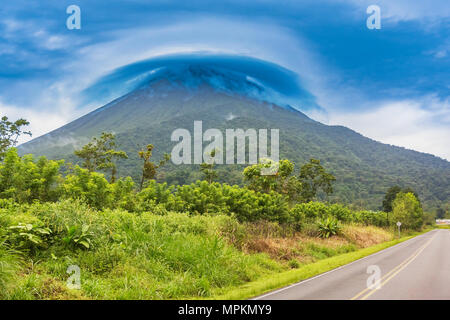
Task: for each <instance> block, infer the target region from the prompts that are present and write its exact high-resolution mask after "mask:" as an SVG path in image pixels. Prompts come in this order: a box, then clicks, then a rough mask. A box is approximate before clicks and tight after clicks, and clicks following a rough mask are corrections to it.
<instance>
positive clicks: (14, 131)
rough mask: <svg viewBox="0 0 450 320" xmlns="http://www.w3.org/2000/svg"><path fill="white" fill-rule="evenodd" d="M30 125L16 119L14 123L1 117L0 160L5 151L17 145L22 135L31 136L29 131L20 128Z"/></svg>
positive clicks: (23, 120)
mask: <svg viewBox="0 0 450 320" xmlns="http://www.w3.org/2000/svg"><path fill="white" fill-rule="evenodd" d="M29 124H30V123H29V122H28V121H27V120H25V119H18V120H16V121H14V122H11V121H9V120H8V117H7V116H3V117H2V118H1V121H0V160H3V158H4V157H5V153H6V150H8V149H9V148H10V147H14V146H15V145H16V144H17V141H18V139H19V137H20V136H21V135H22V134H25V135H29V136H31V132H30V131H23V130H22V127H24V126H28V125H29Z"/></svg>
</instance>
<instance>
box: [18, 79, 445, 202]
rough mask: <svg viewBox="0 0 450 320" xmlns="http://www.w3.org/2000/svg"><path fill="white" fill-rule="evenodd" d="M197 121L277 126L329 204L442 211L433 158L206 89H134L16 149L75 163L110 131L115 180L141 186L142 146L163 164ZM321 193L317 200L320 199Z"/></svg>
mask: <svg viewBox="0 0 450 320" xmlns="http://www.w3.org/2000/svg"><path fill="white" fill-rule="evenodd" d="M196 120H202V121H203V128H204V130H206V129H208V128H217V129H219V130H220V131H221V132H222V133H224V132H225V129H227V128H232V129H237V128H242V129H248V128H254V129H272V128H273V129H279V132H280V158H281V159H290V160H291V161H292V162H294V163H295V164H297V165H300V164H302V163H305V162H307V161H309V159H311V158H314V159H320V160H321V163H322V165H323V166H324V167H325V168H327V170H328V171H329V172H330V173H331V174H333V175H334V176H335V177H336V178H337V180H336V182H335V184H334V193H333V194H332V195H330V197H329V198H325V197H322V198H320V199H321V200H328V201H331V202H336V203H345V204H347V205H353V206H354V207H357V208H360V209H363V208H367V209H371V210H379V209H380V204H381V202H382V199H383V196H384V194H385V193H386V191H387V190H388V188H389V187H391V186H393V185H399V186H400V187H402V188H407V187H410V188H412V189H414V190H415V191H416V192H418V193H419V194H420V200H421V202H422V205H423V206H424V208H425V209H427V210H434V209H436V208H437V207H438V206H444V207H445V206H448V205H449V199H450V163H449V162H448V161H446V160H443V159H439V158H437V157H435V156H432V155H429V154H424V153H419V152H415V151H411V150H406V149H404V148H399V147H394V146H390V145H386V144H382V143H379V142H376V141H373V140H371V139H368V138H366V137H364V136H362V135H360V134H358V133H356V132H354V131H352V130H350V129H348V128H345V127H341V126H327V125H324V124H321V123H319V122H316V121H313V120H311V119H309V118H308V117H307V116H305V115H304V114H303V113H301V112H299V111H297V110H294V109H293V108H288V107H285V108H283V107H280V106H277V105H273V104H269V103H264V102H260V101H258V100H253V99H249V98H245V97H241V96H240V95H238V94H234V95H233V94H227V93H224V92H219V91H217V90H214V89H213V88H211V87H208V86H206V85H205V86H201V87H199V88H197V89H195V90H194V89H192V88H191V89H184V88H182V87H180V86H176V85H172V84H170V83H168V82H167V81H160V82H156V83H153V84H152V85H148V86H145V87H143V88H139V89H137V90H135V91H133V92H131V93H129V94H127V95H125V96H123V97H121V98H119V99H117V100H115V101H113V102H111V103H109V104H107V105H105V106H104V107H101V108H99V109H97V110H95V111H93V112H91V113H89V114H87V115H85V116H83V117H81V118H79V119H77V120H75V121H73V122H71V123H69V124H67V125H65V126H63V127H61V128H59V129H57V130H55V131H53V132H51V133H49V134H47V135H44V136H42V137H39V138H37V139H35V140H32V141H31V142H28V143H26V144H24V145H22V146H20V147H19V151H20V154H26V153H33V154H35V155H38V156H39V155H45V156H47V157H49V158H51V159H66V160H67V161H69V162H72V163H75V164H77V163H78V164H80V163H81V162H79V160H78V159H77V158H76V157H75V156H74V155H73V151H74V150H75V149H79V148H80V147H81V146H82V145H84V144H85V143H87V142H88V141H89V140H90V139H91V138H92V137H93V136H99V135H100V134H101V133H102V132H103V131H107V132H109V131H111V130H114V133H115V134H116V138H117V146H118V148H120V150H123V151H125V152H126V153H127V154H128V156H129V158H128V159H121V160H118V161H117V172H118V175H119V176H121V177H127V176H130V177H132V179H133V180H134V181H135V182H136V183H138V182H139V181H140V170H139V167H140V163H141V159H140V158H139V156H138V154H137V151H138V150H140V149H141V148H143V147H145V146H146V145H147V144H148V143H149V142H152V143H153V144H154V145H155V146H157V148H156V150H155V154H154V156H155V157H156V158H157V159H162V157H163V154H164V153H170V152H171V150H172V148H173V146H174V145H175V143H172V142H171V139H170V137H171V133H172V132H173V131H174V130H175V129H178V128H185V129H188V130H189V131H190V132H193V124H194V121H196ZM242 170H243V166H241V165H222V166H218V168H217V171H218V178H217V181H218V182H222V183H228V184H231V185H234V184H237V185H240V186H243V185H244V181H243V177H242V174H241V172H242ZM156 178H157V181H158V182H167V183H168V184H170V185H183V184H190V183H195V182H196V181H197V180H199V179H201V175H200V173H199V172H198V170H197V168H195V166H191V165H178V166H175V165H173V164H170V163H169V164H168V165H167V166H165V167H164V168H163V170H160V173H159V175H158V176H157V177H156ZM319 196H320V195H319Z"/></svg>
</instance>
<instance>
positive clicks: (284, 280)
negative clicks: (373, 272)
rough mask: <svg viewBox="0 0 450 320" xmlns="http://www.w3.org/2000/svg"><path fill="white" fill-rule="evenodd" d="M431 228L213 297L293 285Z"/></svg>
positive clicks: (246, 294) (234, 296) (248, 294)
mask: <svg viewBox="0 0 450 320" xmlns="http://www.w3.org/2000/svg"><path fill="white" fill-rule="evenodd" d="M430 230H432V228H428V229H425V230H423V231H421V232H416V233H413V234H412V235H409V236H405V237H402V238H400V239H395V240H392V241H389V242H384V243H380V244H377V245H374V246H371V247H368V248H364V249H360V250H358V251H354V252H349V253H345V254H341V255H338V256H334V257H331V258H327V259H323V260H320V261H318V262H315V263H312V264H308V265H305V266H302V267H300V268H298V269H295V270H289V271H285V272H281V273H278V274H273V275H270V276H267V277H264V278H261V279H259V280H257V281H253V282H249V283H246V284H244V285H242V286H239V287H237V288H231V289H228V290H221V292H217V293H216V294H215V295H213V297H212V298H213V299H217V300H242V299H249V298H252V297H256V296H258V295H262V294H264V293H267V292H270V291H272V290H276V289H279V288H282V287H285V286H288V285H291V284H293V283H296V282H299V281H302V280H305V279H307V278H311V277H313V276H316V275H318V274H321V273H324V272H327V271H330V270H332V269H335V268H338V267H340V266H343V265H345V264H348V263H350V262H353V261H355V260H358V259H361V258H364V257H366V256H369V255H371V254H374V253H376V252H378V251H381V250H384V249H386V248H389V247H391V246H394V245H396V244H398V243H401V242H403V241H406V240H409V239H411V238H413V237H415V236H418V235H420V234H423V233H426V232H428V231H430Z"/></svg>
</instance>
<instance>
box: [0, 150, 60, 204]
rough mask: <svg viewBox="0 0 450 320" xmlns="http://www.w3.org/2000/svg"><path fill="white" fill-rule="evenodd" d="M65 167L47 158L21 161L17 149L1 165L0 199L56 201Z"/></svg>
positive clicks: (26, 157) (6, 156) (30, 156)
mask: <svg viewBox="0 0 450 320" xmlns="http://www.w3.org/2000/svg"><path fill="white" fill-rule="evenodd" d="M63 163H64V161H63V160H60V161H53V160H47V158H45V157H40V158H39V159H38V160H35V159H34V158H33V155H31V154H28V155H25V156H23V157H20V156H19V155H18V154H17V150H16V149H15V148H11V149H9V150H8V151H7V152H6V155H5V159H4V160H3V163H1V164H0V197H1V198H8V199H13V200H14V201H16V202H19V203H31V202H33V201H35V200H39V201H56V200H57V199H58V197H59V195H60V188H59V183H60V180H61V175H60V174H59V169H60V167H61V165H62V164H63Z"/></svg>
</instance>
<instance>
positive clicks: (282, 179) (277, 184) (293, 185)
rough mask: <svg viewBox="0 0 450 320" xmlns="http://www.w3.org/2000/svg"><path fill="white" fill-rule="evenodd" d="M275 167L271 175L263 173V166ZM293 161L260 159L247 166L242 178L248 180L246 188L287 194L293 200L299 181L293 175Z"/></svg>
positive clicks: (297, 190) (296, 193)
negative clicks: (256, 162) (275, 161)
mask: <svg viewBox="0 0 450 320" xmlns="http://www.w3.org/2000/svg"><path fill="white" fill-rule="evenodd" d="M273 167H277V168H278V170H277V171H276V173H275V174H273V175H263V174H262V170H263V169H264V168H267V169H269V168H273ZM293 172H294V163H292V162H291V161H289V160H286V159H285V160H280V161H278V163H277V164H275V163H274V161H273V160H268V161H261V162H260V163H258V164H254V165H251V166H248V167H246V168H245V169H244V172H243V174H244V179H245V180H246V181H248V182H249V185H248V188H249V189H251V190H255V191H258V192H263V193H270V192H272V191H276V192H278V193H281V194H284V195H287V196H288V197H289V199H290V200H291V201H294V200H295V198H296V197H297V195H298V192H299V187H300V185H299V182H298V180H297V178H296V177H295V176H293V175H292V173H293Z"/></svg>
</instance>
